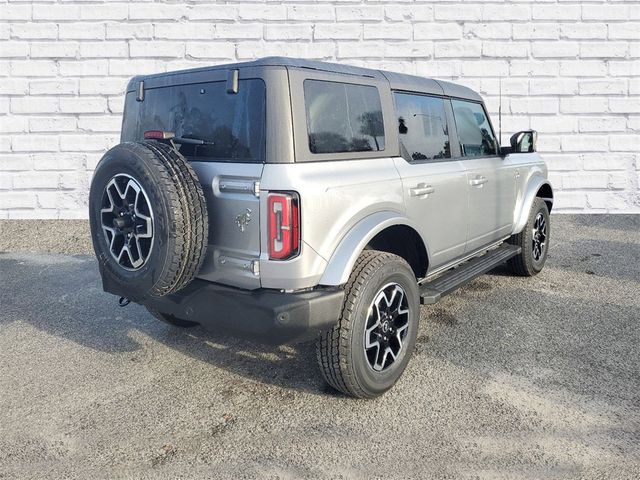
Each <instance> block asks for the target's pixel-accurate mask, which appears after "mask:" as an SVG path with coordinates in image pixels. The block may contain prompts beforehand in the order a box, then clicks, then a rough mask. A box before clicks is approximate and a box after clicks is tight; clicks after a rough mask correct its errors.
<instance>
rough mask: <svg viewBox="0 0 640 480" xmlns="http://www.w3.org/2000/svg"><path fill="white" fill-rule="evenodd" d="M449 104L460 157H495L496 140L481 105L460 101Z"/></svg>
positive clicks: (452, 101)
mask: <svg viewBox="0 0 640 480" xmlns="http://www.w3.org/2000/svg"><path fill="white" fill-rule="evenodd" d="M451 104H452V106H453V115H454V117H455V119H456V127H457V129H458V138H459V139H460V148H461V149H462V155H463V156H465V157H481V156H484V155H495V154H496V153H497V143H496V138H495V136H494V135H493V131H492V130H491V125H489V119H488V118H487V114H486V113H485V111H484V108H483V107H482V105H481V104H479V103H473V102H465V101H462V100H451Z"/></svg>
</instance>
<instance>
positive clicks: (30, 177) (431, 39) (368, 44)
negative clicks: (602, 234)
mask: <svg viewBox="0 0 640 480" xmlns="http://www.w3.org/2000/svg"><path fill="white" fill-rule="evenodd" d="M264 55H290V56H301V57H308V58H313V59H321V60H332V61H339V62H345V63H351V64H356V65H363V66H368V67H379V68H385V69H391V70H397V71H402V72H407V73H414V74H418V75H424V76H433V77H437V78H444V79H447V80H453V81H457V82H460V83H463V84H466V85H468V86H470V87H472V88H474V89H477V90H479V91H480V92H481V93H482V95H484V96H485V99H486V101H487V104H488V106H489V108H490V110H491V111H492V113H493V115H494V123H496V124H497V118H496V117H495V116H496V114H497V109H498V92H499V79H500V78H502V91H503V129H504V135H503V138H504V140H505V142H506V141H507V139H508V135H509V134H510V133H512V132H513V131H517V130H520V129H525V128H535V129H537V130H538V131H539V132H540V150H541V152H542V153H543V155H544V157H545V158H546V160H547V162H548V164H549V167H550V176H551V178H552V181H553V182H554V186H555V188H556V191H557V203H556V211H564V212H574V211H579V212H640V190H639V177H640V154H639V151H640V1H633V0H586V1H582V2H580V1H574V0H542V1H529V0H512V1H504V2H501V1H497V0H494V1H488V2H482V1H463V0H439V1H433V2H425V1H416V2H412V1H407V0H405V1H385V0H379V1H361V0H335V1H331V0H326V1H317V2H314V1H313V0H300V1H295V2H275V1H260V0H248V1H242V2H235V3H234V2H227V3H223V2H213V1H201V0H198V1H195V0H194V1H189V2H169V1H168V2H153V1H150V0H139V1H136V0H134V1H131V2H124V1H117V0H116V1H108V2H100V1H97V0H89V1H84V0H77V1H75V0H58V1H55V0H39V1H34V2H31V3H29V2H28V1H24V0H17V1H12V0H8V1H7V0H0V218H74V217H80V218H86V216H87V211H86V208H87V207H86V206H87V193H88V185H89V182H90V179H91V175H92V171H93V169H94V168H95V165H96V163H97V162H98V160H99V159H100V157H101V156H102V154H103V153H104V151H105V150H106V149H107V148H109V147H110V146H112V145H114V144H115V143H116V142H117V141H118V135H119V127H120V122H121V114H122V104H123V97H122V94H123V89H124V87H125V85H126V83H127V79H128V77H130V76H132V75H135V74H142V73H152V72H160V71H166V70H175V69H181V68H188V67H199V66H204V65H209V64H215V63H224V62H229V61H235V60H249V59H252V58H256V57H260V56H264Z"/></svg>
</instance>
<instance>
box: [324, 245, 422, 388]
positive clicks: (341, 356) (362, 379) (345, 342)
mask: <svg viewBox="0 0 640 480" xmlns="http://www.w3.org/2000/svg"><path fill="white" fill-rule="evenodd" d="M389 282H395V283H398V284H399V285H401V286H402V288H403V289H404V291H405V293H406V296H407V300H408V306H409V328H408V332H407V335H406V341H405V343H403V347H402V350H401V351H400V354H399V355H398V358H397V359H396V360H395V362H393V364H392V365H390V366H389V368H388V369H387V370H384V371H381V372H376V371H374V370H373V369H372V368H371V366H370V364H369V363H367V359H366V354H365V352H364V348H363V347H364V329H365V326H366V322H367V316H368V309H369V306H370V305H371V303H372V301H373V299H374V297H375V296H376V294H377V293H378V292H379V290H380V288H382V287H383V286H384V285H386V284H388V283H389ZM419 318H420V297H419V292H418V286H417V282H416V278H415V275H414V273H413V271H412V270H411V267H409V265H408V264H407V262H406V261H405V260H404V259H402V258H400V257H399V256H397V255H393V254H390V253H386V252H380V251H377V250H365V251H364V252H362V254H361V255H360V257H359V258H358V260H357V261H356V264H355V266H354V267H353V271H352V272H351V276H350V277H349V280H348V282H347V283H346V285H345V299H344V303H343V307H342V311H341V314H340V318H339V320H338V323H337V324H336V325H335V326H334V327H333V328H332V329H331V330H329V331H327V332H324V333H322V334H321V335H320V337H319V338H318V341H317V348H316V353H317V357H318V364H319V366H320V370H321V372H322V375H323V376H324V378H325V380H326V381H327V383H328V384H329V385H330V386H331V387H333V388H334V389H336V390H338V391H340V392H342V393H344V394H346V395H350V396H353V397H357V398H374V397H377V396H379V395H382V394H383V393H384V392H386V391H387V390H389V389H390V388H391V387H392V386H393V385H394V384H395V383H396V382H397V380H398V379H399V378H400V376H401V375H402V372H403V371H404V369H405V367H406V365H407V363H408V361H409V359H410V357H411V354H412V353H413V350H414V347H415V341H416V336H417V333H418V321H419Z"/></svg>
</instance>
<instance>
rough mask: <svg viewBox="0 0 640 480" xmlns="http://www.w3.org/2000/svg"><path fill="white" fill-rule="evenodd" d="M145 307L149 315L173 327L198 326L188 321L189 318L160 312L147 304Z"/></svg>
mask: <svg viewBox="0 0 640 480" xmlns="http://www.w3.org/2000/svg"><path fill="white" fill-rule="evenodd" d="M146 309H147V310H148V311H149V313H150V314H151V315H153V316H154V317H156V318H157V319H158V320H160V321H161V322H164V323H167V324H169V325H171V326H173V327H180V328H193V327H197V326H198V324H197V323H196V322H190V321H189V320H183V319H181V318H178V317H174V316H173V315H170V314H168V313H164V312H161V311H160V310H156V309H155V308H152V307H148V306H147V307H146Z"/></svg>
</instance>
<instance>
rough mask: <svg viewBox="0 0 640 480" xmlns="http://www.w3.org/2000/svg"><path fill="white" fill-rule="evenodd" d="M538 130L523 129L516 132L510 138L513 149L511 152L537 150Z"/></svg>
mask: <svg viewBox="0 0 640 480" xmlns="http://www.w3.org/2000/svg"><path fill="white" fill-rule="evenodd" d="M537 142H538V132H536V131H535V130H523V131H522V132H518V133H514V134H513V135H512V136H511V139H510V140H509V143H510V144H511V151H510V152H509V153H532V152H535V151H536V143H537Z"/></svg>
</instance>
